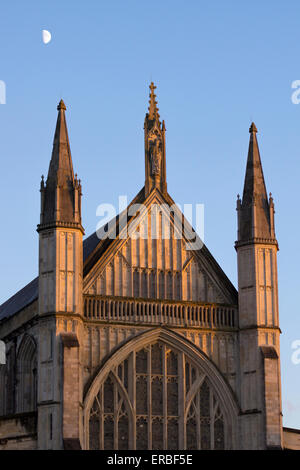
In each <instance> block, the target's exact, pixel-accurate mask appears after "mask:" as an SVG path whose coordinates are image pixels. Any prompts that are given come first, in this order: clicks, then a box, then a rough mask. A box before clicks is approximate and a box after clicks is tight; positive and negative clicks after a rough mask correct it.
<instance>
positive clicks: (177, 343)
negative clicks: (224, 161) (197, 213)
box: [0, 83, 298, 450]
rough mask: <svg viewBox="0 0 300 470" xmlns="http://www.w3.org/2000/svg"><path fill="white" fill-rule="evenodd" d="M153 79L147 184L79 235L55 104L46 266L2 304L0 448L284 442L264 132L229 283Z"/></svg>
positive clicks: (45, 187) (42, 247) (62, 124)
mask: <svg viewBox="0 0 300 470" xmlns="http://www.w3.org/2000/svg"><path fill="white" fill-rule="evenodd" d="M154 90H155V87H154V85H153V83H151V85H150V103H149V109H148V113H147V114H146V118H145V125H144V132H145V185H144V187H143V188H142V189H141V190H140V192H139V193H138V194H137V195H136V197H135V198H134V200H133V201H132V202H131V203H130V204H129V206H128V208H127V209H126V210H124V211H123V212H122V213H121V214H119V215H118V216H117V217H115V218H114V219H113V220H112V221H110V223H108V224H106V225H105V226H104V227H103V228H102V229H100V230H99V231H97V232H96V233H94V234H92V235H90V236H89V237H87V238H85V240H84V241H83V236H84V229H83V226H82V219H81V183H80V180H79V179H78V178H77V175H74V172H73V163H72V158H71V151H70V144H69V139H68V133H67V126H66V117H65V111H66V106H65V104H64V102H63V101H62V100H61V101H60V103H59V105H58V118H57V124H56V130H55V136H54V143H53V151H52V157H51V161H50V166H49V171H48V177H47V179H46V180H45V181H44V179H43V178H42V181H41V187H40V193H41V213H40V223H39V225H38V227H37V231H38V236H39V273H38V277H37V278H35V279H34V280H33V281H32V282H30V283H29V284H28V285H27V286H25V287H24V288H23V289H22V290H20V291H19V292H18V293H16V294H15V295H14V296H13V297H12V298H10V299H9V300H7V301H6V302H5V303H4V304H3V305H2V306H0V339H1V340H3V341H4V342H5V348H6V364H5V365H1V366H0V449H118V450H122V449H136V450H139V449H153V450H154V449H155V450H159V449H167V450H171V449H282V448H284V447H286V444H285V439H286V437H285V436H287V435H288V431H287V430H285V429H283V427H282V409H281V379H280V347H279V335H280V329H279V317H278V295H277V251H278V244H277V240H276V236H275V226H274V203H273V199H272V197H271V196H270V197H268V196H267V192H266V186H265V182H264V176H263V170H262V165H261V159H260V155H259V149H258V143H257V137H256V133H257V129H256V127H255V125H254V123H252V124H251V127H250V143H249V152H248V160H247V167H246V175H245V182H244V191H243V196H242V199H240V198H239V197H238V200H237V219H238V221H237V225H238V236H237V241H236V242H235V249H236V253H237V265H238V290H236V289H235V287H234V286H233V285H232V283H231V282H230V280H229V279H228V278H227V277H226V275H225V273H224V272H223V271H222V269H221V268H220V266H219V265H218V263H217V262H216V261H215V259H214V258H213V256H212V255H211V253H210V252H209V251H208V249H207V248H206V246H205V245H203V246H202V243H200V245H199V244H198V245H197V243H195V244H194V245H193V244H191V240H196V241H197V240H198V242H199V237H198V236H197V235H196V234H195V232H194V231H193V228H192V227H191V226H190V225H189V224H188V222H187V221H186V219H185V218H184V216H183V214H182V213H181V212H180V210H179V209H178V208H177V207H176V206H175V204H174V201H173V200H172V198H171V196H170V195H169V194H168V191H167V180H166V147H165V124H164V121H162V122H161V121H160V116H159V114H158V108H157V102H156V99H155V98H156V96H155V94H154ZM168 208H172V210H168ZM167 225H168V230H166V226H167ZM183 226H184V231H183V230H181V228H182V227H183ZM153 227H155V236H154V234H153V233H152V232H151V231H152V230H153ZM166 232H168V236H165V233H166ZM191 247H192V248H191ZM228 249H230V247H228ZM294 437H295V436H294ZM296 437H298V435H297V436H296Z"/></svg>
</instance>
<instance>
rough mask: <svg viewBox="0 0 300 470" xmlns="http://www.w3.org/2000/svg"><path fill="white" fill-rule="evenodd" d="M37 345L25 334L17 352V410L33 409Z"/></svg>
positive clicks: (34, 405)
mask: <svg viewBox="0 0 300 470" xmlns="http://www.w3.org/2000/svg"><path fill="white" fill-rule="evenodd" d="M36 374H37V346H36V342H35V340H34V338H33V337H32V336H31V335H28V334H25V335H24V337H23V339H22V341H21V343H20V345H19V348H18V352H17V412H18V413H24V412H27V411H34V410H35V408H36V394H37V377H36Z"/></svg>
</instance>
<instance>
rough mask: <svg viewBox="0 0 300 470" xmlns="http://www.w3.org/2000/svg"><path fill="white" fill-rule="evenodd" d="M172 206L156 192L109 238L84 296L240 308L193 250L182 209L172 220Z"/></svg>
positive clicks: (205, 255)
mask: <svg viewBox="0 0 300 470" xmlns="http://www.w3.org/2000/svg"><path fill="white" fill-rule="evenodd" d="M140 204H141V202H140ZM173 205H174V202H173V200H172V199H171V198H170V196H166V197H164V196H163V195H162V194H161V193H160V191H159V190H153V191H152V192H151V194H150V195H149V196H148V197H147V198H146V199H145V200H144V203H143V206H142V207H141V210H140V211H139V212H138V213H137V214H136V216H133V217H131V218H130V219H129V220H128V222H127V224H126V226H125V227H123V229H122V230H123V231H121V232H119V233H118V235H117V238H116V239H115V240H113V239H109V238H106V246H107V249H105V250H104V251H98V259H97V261H96V262H95V263H94V265H93V266H92V267H90V270H89V272H86V275H85V279H84V293H86V294H93V295H105V296H124V297H135V298H152V299H171V300H187V301H195V302H217V303H230V304H235V303H236V291H235V289H234V287H233V286H232V284H231V283H230V281H229V280H228V279H227V277H226V276H225V274H224V273H223V271H222V270H221V268H220V267H219V266H218V264H217V263H216V261H215V260H213V258H212V256H211V255H210V253H209V252H208V250H207V248H206V247H205V246H203V247H202V248H201V249H198V250H195V251H193V250H189V249H188V246H189V240H188V239H187V238H186V237H185V236H183V237H182V234H183V221H184V220H185V219H184V217H183V215H182V214H181V213H180V211H179V209H178V208H177V209H176V211H175V212H174V214H173V212H171V220H170V217H169V215H170V211H169V208H170V207H173ZM130 207H133V205H132V204H131V205H130V206H129V208H128V209H129V212H130ZM123 217H124V214H123ZM187 226H189V224H187ZM185 227H186V226H185ZM111 228H112V231H114V226H113V225H111ZM185 230H186V228H185ZM188 230H190V231H192V228H191V227H190V228H189V229H188ZM154 232H155V233H154ZM124 234H126V237H124ZM189 236H190V235H189ZM190 238H192V237H191V236H190ZM104 244H105V240H101V241H100V240H99V246H101V245H104ZM95 252H97V249H95ZM212 260H213V262H212Z"/></svg>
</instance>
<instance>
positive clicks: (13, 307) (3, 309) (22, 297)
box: [0, 277, 39, 320]
mask: <svg viewBox="0 0 300 470" xmlns="http://www.w3.org/2000/svg"><path fill="white" fill-rule="evenodd" d="M38 291H39V278H38V277H36V278H35V279H33V281H31V282H30V283H29V284H27V286H25V287H23V289H21V290H19V292H17V293H16V294H15V295H13V296H12V297H11V298H10V299H8V300H7V301H6V302H4V304H2V305H0V320H3V319H4V318H8V317H11V316H12V315H14V314H15V313H17V312H19V310H22V309H23V308H24V307H26V306H27V305H30V304H31V303H32V302H34V301H35V300H36V299H37V298H38Z"/></svg>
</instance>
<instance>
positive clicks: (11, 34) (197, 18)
mask: <svg viewBox="0 0 300 470" xmlns="http://www.w3.org/2000/svg"><path fill="white" fill-rule="evenodd" d="M43 29H46V30H49V31H50V32H51V34H52V40H51V42H50V43H49V44H47V45H45V44H43V42H42V30H43ZM299 44H300V3H299V1H287V2H282V1H274V0H272V1H271V0H263V1H257V0H252V1H251V2H240V1H238V0H236V1H232V0H231V1H230V0H227V1H226V2H224V1H222V0H219V1H213V0H212V1H210V2H207V1H201V0H187V1H185V2H183V1H178V0H163V1H158V0H152V1H151V2H146V1H145V0H135V1H133V0H122V1H121V0H110V1H107V0H106V1H102V0H98V1H96V0H87V1H85V2H83V1H79V0H76V1H74V0H72V1H71V0H63V1H62V0H60V1H58V0H51V1H49V0H43V1H41V0H40V1H32V0H26V2H25V1H16V0H12V1H10V2H5V3H4V2H3V3H2V5H1V15H0V80H3V81H4V82H5V83H6V104H5V105H2V104H1V105H0V129H1V130H0V133H1V138H0V159H1V160H0V161H1V164H0V174H1V185H0V200H1V220H2V230H1V247H0V256H1V270H0V283H1V284H0V285H1V289H0V303H2V302H4V301H5V300H6V299H7V298H8V297H10V296H11V295H13V294H14V293H15V292H16V291H17V290H18V289H20V288H22V287H23V286H24V285H25V284H27V283H28V282H29V281H31V279H33V277H35V276H36V275H37V272H38V234H37V233H36V231H35V230H36V225H37V223H38V222H39V210H40V194H39V184H40V178H41V174H45V175H46V174H47V171H48V165H49V161H50V157H51V150H52V141H53V135H54V129H55V123H56V116H57V111H56V106H57V104H58V101H59V100H60V98H63V99H64V101H65V103H66V105H67V114H66V115H67V122H68V129H69V137H70V142H71V150H72V157H73V164H74V169H75V172H77V173H78V176H79V177H80V178H81V180H82V186H83V201H82V210H83V225H84V227H85V231H86V234H87V235H89V234H90V233H91V232H93V231H95V228H96V224H97V222H98V218H97V217H96V208H97V206H98V205H99V204H100V203H102V202H106V203H113V204H115V205H117V204H118V196H119V195H127V196H128V200H129V201H130V200H131V199H132V198H133V197H134V196H135V195H136V193H137V192H138V191H139V190H140V188H141V187H142V186H143V184H144V140H143V139H144V136H143V122H144V116H145V112H146V110H147V106H148V93H149V89H148V86H149V83H150V81H151V80H153V81H154V82H155V84H156V85H157V90H156V93H157V97H158V105H159V109H160V115H161V118H162V119H165V122H166V128H167V133H166V145H167V180H168V191H169V193H170V195H171V196H172V198H173V199H174V200H175V201H176V202H177V203H179V204H184V203H192V204H196V203H204V204H205V243H206V245H207V247H208V248H209V250H210V251H211V252H212V254H213V255H214V256H215V258H216V260H217V261H218V262H219V263H220V265H221V266H222V268H223V269H224V271H225V272H226V274H227V275H228V277H229V278H230V279H231V281H232V282H233V284H234V285H235V286H236V285H237V268H236V252H235V250H234V241H235V239H236V210H235V207H236V195H237V193H242V189H243V180H244V174H245V167H246V157H247V150H248V140H249V133H248V129H249V125H250V123H251V121H252V120H253V121H254V122H255V124H256V126H257V128H258V132H259V133H258V141H259V145H260V153H261V158H262V164H263V169H264V174H265V180H266V185H267V191H271V192H272V194H273V197H274V202H275V210H276V214H275V217H276V218H275V223H276V234H277V238H278V241H279V247H280V251H279V254H278V267H279V302H280V321H281V329H282V335H281V367H282V390H283V414H284V416H283V423H284V425H285V426H289V427H298V428H300V394H299V388H300V363H299V364H293V362H292V353H293V352H294V350H293V349H292V343H293V341H295V340H300V311H299V310H300V309H299V304H298V297H297V295H298V293H299V292H300V276H299V269H300V252H299V245H298V243H299V232H300V222H299V215H298V214H299V172H300V106H297V105H295V104H293V103H292V101H291V96H292V93H293V91H294V90H292V88H291V84H292V82H293V81H294V80H298V79H300V61H299ZM298 357H300V354H299V355H298Z"/></svg>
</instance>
